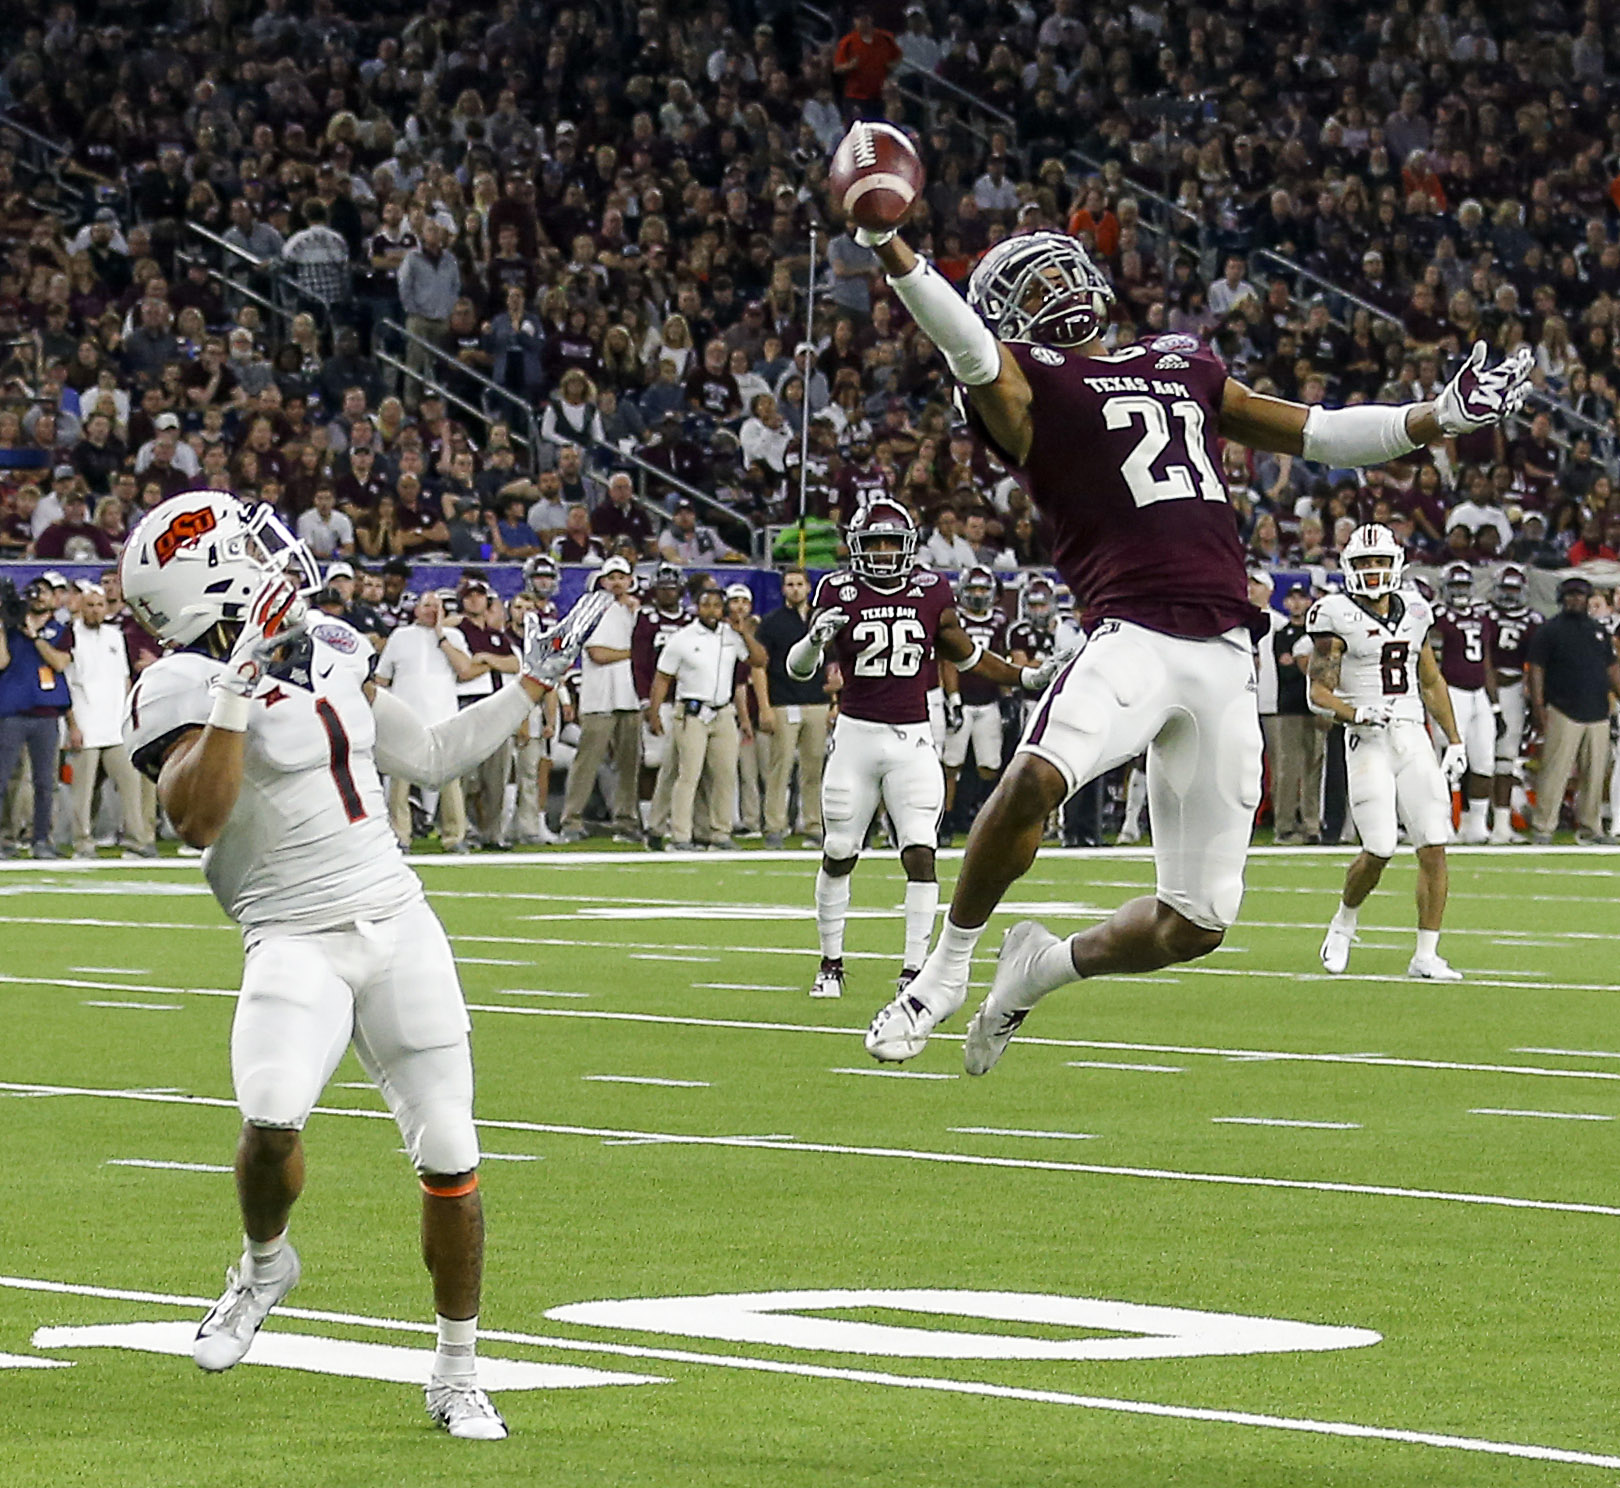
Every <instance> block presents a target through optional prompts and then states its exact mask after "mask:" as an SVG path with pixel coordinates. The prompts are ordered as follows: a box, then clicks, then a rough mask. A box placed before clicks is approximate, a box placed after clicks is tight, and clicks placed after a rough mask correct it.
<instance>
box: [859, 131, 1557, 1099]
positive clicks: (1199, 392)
mask: <svg viewBox="0 0 1620 1488" xmlns="http://www.w3.org/2000/svg"><path fill="white" fill-rule="evenodd" d="M855 127H856V128H857V129H858V128H861V127H863V126H861V125H859V124H857V125H856V126H855ZM857 240H858V241H860V242H861V243H863V244H864V245H866V246H870V247H872V248H874V249H875V250H876V252H877V255H878V258H879V260H880V261H881V263H882V266H883V269H884V271H885V273H886V274H887V276H888V282H889V284H890V285H891V286H892V287H893V289H894V290H895V293H896V294H897V295H898V296H899V298H900V300H901V302H902V303H903V304H904V306H905V307H906V309H907V310H908V311H909V312H910V313H911V316H912V318H913V319H914V320H915V321H916V322H917V324H918V326H919V328H920V329H921V330H922V331H923V332H924V333H925V334H926V335H927V336H928V337H929V338H930V339H931V340H932V341H933V342H934V343H935V345H937V346H938V347H939V349H940V351H941V353H942V354H943V355H944V357H945V360H946V362H947V364H948V365H949V367H950V369H951V372H952V375H953V376H954V377H955V378H956V380H957V382H958V383H960V384H961V385H962V386H963V387H964V388H965V390H966V395H967V399H968V401H969V403H970V404H971V407H972V410H973V414H974V417H975V419H976V420H977V422H978V423H979V425H980V427H981V428H982V429H983V431H984V433H985V434H986V436H987V437H988V439H989V441H990V443H991V444H992V445H993V446H994V447H995V448H996V449H997V450H998V451H1000V453H1001V454H1002V456H1003V457H1004V458H1005V459H1006V460H1007V461H1008V462H1009V463H1010V464H1011V465H1012V466H1013V467H1014V469H1015V470H1017V471H1018V472H1019V473H1020V474H1021V476H1022V479H1023V480H1024V482H1025V483H1026V484H1027V486H1028V488H1029V491H1030V495H1031V497H1032V498H1033V500H1034V502H1035V505H1036V506H1037V507H1038V508H1039V509H1040V511H1041V513H1042V515H1043V516H1044V517H1045V518H1046V520H1047V522H1048V523H1049V524H1050V527H1051V530H1052V533H1053V537H1054V543H1053V553H1054V557H1055V560H1056V566H1057V569H1058V571H1059V573H1060V574H1061V575H1062V577H1063V580H1064V582H1065V583H1067V584H1068V585H1069V586H1070V587H1071V588H1072V589H1073V590H1074V592H1075V595H1076V596H1077V598H1078V599H1079V600H1080V601H1081V603H1082V605H1083V607H1084V610H1083V623H1084V626H1085V628H1086V630H1087V631H1088V633H1089V641H1088V643H1087V645H1086V646H1085V648H1084V649H1083V650H1082V651H1080V652H1079V654H1078V655H1076V656H1073V657H1071V658H1070V659H1069V661H1068V662H1067V663H1066V664H1065V665H1064V666H1063V667H1062V669H1061V670H1060V671H1059V673H1058V677H1057V680H1056V681H1055V682H1054V683H1053V685H1052V687H1051V689H1050V691H1049V692H1048V693H1047V695H1046V697H1045V699H1043V701H1042V704H1041V707H1040V708H1039V709H1038V710H1037V711H1036V713H1035V715H1034V717H1033V718H1032V719H1031V720H1030V723H1029V726H1028V728H1027V729H1026V731H1025V734H1024V738H1023V742H1022V743H1021V744H1020V746H1019V750H1018V753H1017V755H1016V757H1015V758H1014V760H1013V762H1012V764H1011V765H1010V766H1009V767H1008V769H1007V771H1006V773H1005V774H1004V775H1003V776H1002V779H1001V783H1000V784H999V785H998V786H997V787H996V790H995V792H994V794H993V795H992V796H991V798H990V800H989V802H988V803H987V804H986V805H985V807H984V809H983V810H982V811H981V812H980V813H979V816H978V819H977V820H976V821H975V823H974V826H973V832H972V835H971V836H970V837H969V839H968V847H967V855H966V857H965V859H964V860H963V864H962V872H961V875H960V877H958V879H957V881H956V891H955V894H954V897H953V899H952V902H951V908H950V912H949V914H948V915H947V916H946V920H945V925H944V928H943V930H942V931H941V935H940V940H939V943H938V945H937V946H936V947H935V949H934V952H933V954H932V955H931V956H930V957H929V958H928V961H927V963H926V964H925V966H924V968H923V970H922V972H921V974H920V975H919V976H918V977H917V978H916V979H915V980H914V981H912V983H911V984H910V986H908V987H907V988H906V989H905V991H903V992H902V993H901V994H900V995H899V996H898V997H896V998H895V1000H894V1001H893V1002H891V1003H890V1004H889V1005H888V1006H887V1007H885V1008H883V1009H881V1010H880V1011H879V1013H878V1015H877V1016H876V1018H874V1019H873V1022H872V1026H871V1028H870V1029H869V1030H868V1031H867V1036H866V1047H867V1050H868V1052H869V1053H871V1054H872V1055H873V1056H874V1057H876V1058H878V1059H882V1060H903V1059H909V1058H910V1057H911V1056H912V1055H914V1054H916V1053H918V1052H920V1051H921V1050H922V1048H923V1047H924V1045H925V1044H926V1043H927V1041H928V1035H929V1033H930V1032H931V1031H932V1030H933V1028H934V1026H935V1024H936V1023H938V1022H939V1021H940V1020H941V1019H942V1018H946V1017H949V1016H950V1015H951V1014H952V1013H954V1012H955V1011H956V1010H957V1009H958V1008H959V1007H960V1006H961V1005H962V1003H963V1001H964V1000H965V998H966V995H967V984H968V975H969V964H970V962H971V959H972V955H973V950H974V947H975V946H976V944H977V943H978V940H979V937H980V935H981V934H982V933H983V931H984V926H985V922H986V921H987V920H988V919H989V917H990V915H991V913H992V912H993V911H994V910H995V907H996V905H997V904H999V903H1000V901H1001V898H1002V896H1003V894H1004V893H1005V892H1006V890H1007V889H1008V888H1009V887H1010V886H1011V885H1012V884H1013V883H1014V882H1016V881H1017V880H1018V879H1019V878H1021V877H1022V876H1023V875H1024V873H1025V872H1026V871H1027V870H1028V868H1029V866H1030V864H1031V863H1032V862H1033V861H1034V857H1035V853H1036V850H1037V849H1038V848H1039V846H1040V840H1041V829H1042V824H1043V823H1044V822H1045V820H1046V817H1047V815H1048V813H1049V812H1051V811H1052V810H1053V809H1054V808H1055V807H1056V806H1057V805H1058V804H1059V803H1061V802H1062V801H1063V800H1065V799H1066V798H1067V797H1068V796H1069V795H1070V794H1072V793H1073V792H1074V791H1075V790H1077V789H1078V788H1079V787H1080V786H1081V785H1083V784H1084V783H1085V782H1086V781H1088V780H1091V779H1093V778H1095V777H1096V776H1097V775H1100V774H1101V773H1102V772H1103V771H1105V770H1107V769H1110V768H1111V767H1113V766H1114V765H1118V764H1122V763H1123V762H1124V761H1126V760H1128V759H1131V758H1133V757H1134V756H1136V755H1138V754H1140V753H1142V751H1143V750H1144V749H1146V751H1147V755H1148V793H1149V799H1150V803H1151V807H1152V811H1153V823H1154V834H1153V836H1154V841H1153V846H1154V856H1155V859H1156V862H1157V868H1158V886H1157V892H1156V893H1155V894H1153V895H1151V896H1148V897H1144V898H1141V899H1136V900H1133V901H1131V902H1130V903H1129V904H1126V905H1124V906H1123V907H1122V908H1121V909H1120V910H1118V911H1117V912H1116V913H1115V914H1114V916H1113V917H1112V918H1111V919H1109V920H1108V921H1107V922H1105V923H1104V924H1102V925H1099V926H1097V927H1095V928H1094V929H1091V930H1088V931H1085V932H1084V933H1082V934H1080V935H1076V936H1072V937H1070V938H1069V939H1067V940H1062V939H1059V938H1058V937H1057V936H1055V935H1052V934H1050V933H1049V932H1048V931H1047V930H1046V929H1044V928H1043V927H1042V926H1040V925H1038V924H1036V923H1034V922H1033V921H1027V922H1025V923H1024V924H1021V925H1019V926H1016V927H1015V928H1014V929H1013V930H1012V931H1010V932H1009V933H1008V935H1007V937H1006V939H1005V940H1004V941H1003V943H1002V949H1001V957H1000V961H999V964H998V966H997V971H996V979H995V982H994V984H993V985H992V987H991V991H990V995H989V997H988V998H987V999H986V1000H985V1005H984V1006H983V1007H982V1008H981V1009H980V1011H979V1013H978V1015H977V1016H976V1017H975V1019H974V1021H973V1024H972V1026H971V1027H970V1028H969V1030H968V1035H967V1039H966V1041H965V1044H964V1050H963V1053H964V1061H965V1063H966V1065H967V1068H968V1070H969V1072H970V1073H973V1074H983V1073H985V1072H986V1071H987V1070H988V1069H990V1067H991V1066H992V1065H993V1064H994V1063H995V1062H996V1060H997V1059H999V1058H1000V1057H1001V1053H1002V1051H1003V1050H1004V1049H1005V1048H1006V1045H1007V1041H1008V1040H1009V1039H1010V1038H1011V1037H1012V1034H1013V1032H1014V1031H1015V1030H1016V1029H1017V1027H1018V1025H1019V1024H1020V1023H1021V1022H1022V1021H1023V1019H1024V1017H1025V1015H1026V1013H1027V1012H1028V1010H1029V1009H1030V1008H1031V1007H1033V1006H1034V1005H1035V1003H1036V1002H1037V1001H1038V1000H1039V999H1040V998H1041V997H1042V996H1044V995H1045V994H1046V993H1047V992H1050V991H1052V990H1053V989H1055V988H1057V987H1060V986H1062V985H1064V984H1065V983H1066V982H1071V981H1074V980H1075V979H1077V978H1080V977H1090V976H1097V975H1101V974H1106V973H1109V972H1142V971H1151V970H1153V969H1155V968H1157V967H1161V966H1167V965H1170V964H1171V963H1174V962H1178V961H1186V960H1191V959H1192V958H1193V957H1196V956H1203V955H1207V954H1208V953H1209V952H1210V951H1212V950H1213V949H1215V947H1216V946H1218V945H1219V944H1220V943H1221V941H1222V939H1223V938H1224V936H1225V933H1226V929H1227V927H1228V926H1229V925H1230V924H1231V923H1232V922H1233V920H1234V919H1235V918H1236V916H1237V911H1238V906H1239V904H1240V902H1241V901H1242V897H1243V862H1244V857H1245V853H1246V851H1247V848H1248V841H1249V828H1250V823H1251V820H1252V818H1253V815H1254V809H1255V806H1256V804H1257V802H1258V800H1259V793H1260V754H1261V742H1260V724H1259V717H1258V713H1257V709H1256V691H1255V680H1254V665H1253V659H1252V648H1251V639H1250V630H1249V627H1250V625H1251V624H1252V623H1253V622H1254V621H1255V619H1256V612H1255V611H1254V609H1253V608H1252V607H1251V606H1250V604H1249V601H1248V596H1247V583H1248V581H1247V577H1246V575H1245V572H1244V562H1243V549H1242V546H1241V545H1240V543H1239V541H1238V529H1237V520H1236V516H1235V514H1234V512H1233V509H1232V507H1231V505H1230V503H1229V501H1228V499H1227V493H1226V487H1225V485H1224V484H1223V483H1222V479H1221V474H1220V470H1221V463H1220V459H1219V452H1218V439H1219V438H1221V437H1223V436H1224V437H1226V438H1231V439H1237V440H1241V441H1242V442H1243V443H1244V444H1246V445H1249V446H1251V447H1254V448H1259V449H1265V450H1272V451H1276V452H1278V453H1286V454H1292V455H1303V456H1304V457H1305V458H1306V459H1307V460H1311V461H1315V462H1319V463H1321V464H1325V465H1328V466H1332V467H1340V466H1347V465H1354V466H1362V465H1370V464H1378V463H1380V462H1382V461H1385V460H1391V459H1394V458H1396V457H1397V456H1400V455H1403V454H1407V453H1409V452H1410V451H1411V450H1413V449H1415V448H1416V447H1417V446H1418V445H1420V444H1430V443H1433V442H1435V441H1437V440H1439V439H1441V438H1442V437H1445V436H1447V435H1450V434H1454V433H1460V432H1463V431H1466V430H1469V429H1474V428H1479V427H1483V426H1485V425H1488V424H1493V423H1496V422H1499V421H1500V420H1501V419H1503V418H1504V417H1506V416H1507V415H1509V414H1510V413H1512V412H1513V410H1514V409H1515V408H1516V407H1517V406H1518V405H1519V403H1520V402H1522V400H1523V397H1524V394H1525V391H1526V382H1527V378H1528V375H1529V358H1528V357H1524V356H1521V355H1517V354H1516V355H1515V357H1514V358H1513V359H1512V360H1510V361H1508V362H1505V363H1503V364H1502V365H1501V366H1499V367H1496V368H1493V369H1490V370H1488V371H1487V370H1486V369H1485V367H1484V358H1485V346H1484V343H1483V342H1481V343H1479V344H1478V345H1476V346H1475V347H1474V349H1473V351H1472V352H1471V353H1470V355H1469V358H1468V360H1467V362H1466V363H1465V364H1464V366H1463V368H1462V370H1461V371H1460V372H1459V373H1458V374H1457V376H1456V377H1455V378H1454V379H1453V380H1452V381H1451V383H1449V384H1448V385H1447V387H1446V388H1445V389H1444V390H1443V391H1442V393H1441V395H1440V397H1439V398H1438V399H1437V400H1435V401H1434V402H1432V403H1417V404H1407V405H1404V406H1402V407H1398V408H1396V407H1382V406H1376V405H1373V406H1362V407H1357V408H1343V409H1337V410H1331V411H1330V410H1328V409H1324V408H1306V407H1305V406H1304V405H1302V404H1297V403H1288V402H1284V401H1282V400H1281V399H1277V398H1269V397H1263V396H1260V395H1257V394H1255V393H1251V392H1250V391H1249V390H1248V389H1247V388H1246V387H1244V386H1242V384H1240V383H1238V382H1235V381H1233V380H1232V379H1231V378H1229V377H1227V375H1226V372H1225V369H1224V367H1223V366H1222V365H1221V363H1220V362H1219V361H1218V360H1217V359H1216V358H1215V356H1214V355H1212V354H1211V353H1210V352H1208V351H1207V350H1205V349H1204V348H1203V347H1201V346H1200V345H1199V343H1198V342H1197V341H1195V340H1193V339H1191V338H1190V337H1186V336H1159V337H1157V338H1155V339H1154V340H1152V341H1149V342H1147V343H1145V344H1142V345H1139V346H1131V347H1127V348H1125V349H1123V350H1120V351H1116V352H1112V353H1110V352H1108V351H1107V349H1106V348H1105V346H1104V344H1103V340H1102V332H1103V330H1104V328H1105V327H1106V325H1107V319H1108V305H1109V302H1110V301H1111V300H1112V298H1113V292H1112V290H1111V289H1110V288H1109V285H1108V281H1107V280H1106V279H1105V278H1104V277H1103V276H1102V275H1101V274H1100V273H1099V272H1098V271H1097V268H1096V266H1095V265H1094V264H1093V263H1092V262H1091V260H1090V258H1089V257H1088V256H1087V255H1086V252H1085V250H1084V249H1083V248H1082V247H1081V246H1080V244H1079V242H1078V241H1077V240H1076V239H1074V238H1071V237H1069V236H1068V235H1067V234H1064V233H1055V232H1036V233H1027V234H1020V235H1018V236H1015V237H1011V238H1006V239H1004V240H1003V241H1001V242H1000V243H997V244H996V245H995V246H994V247H993V248H991V249H990V251H989V252H988V253H986V254H985V256H984V257H983V258H982V259H981V260H980V261H979V264H978V266H977V267H976V268H975V269H974V272H973V277H972V279H971V281H970V282H969V286H968V300H967V301H964V300H963V299H962V297H961V296H960V295H958V294H957V292H956V291H955V289H953V288H952V287H951V285H950V284H949V282H947V281H946V280H945V279H944V277H943V276H941V275H940V274H939V272H938V271H937V270H935V269H934V268H933V267H932V266H931V265H930V264H928V263H927V262H926V261H925V260H923V259H920V258H919V257H918V256H917V255H916V254H915V253H913V252H912V251H911V249H910V248H909V247H907V246H906V244H905V242H904V241H903V240H902V239H900V238H899V237H897V236H896V235H895V234H894V232H892V231H888V232H878V233H873V232H870V231H868V230H866V229H859V230H858V232H857Z"/></svg>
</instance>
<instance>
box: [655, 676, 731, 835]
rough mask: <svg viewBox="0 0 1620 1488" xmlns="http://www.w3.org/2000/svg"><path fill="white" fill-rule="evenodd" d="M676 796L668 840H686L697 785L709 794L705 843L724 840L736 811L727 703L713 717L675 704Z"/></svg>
mask: <svg viewBox="0 0 1620 1488" xmlns="http://www.w3.org/2000/svg"><path fill="white" fill-rule="evenodd" d="M672 742H673V743H674V745H675V794H674V798H673V800H672V801H671V804H670V825H669V832H670V837H671V838H672V839H673V840H674V841H676V842H691V841H692V840H693V839H692V810H693V807H694V805H695V804H696V801H697V792H698V785H699V784H700V783H701V784H703V785H705V786H706V787H707V788H708V792H709V830H710V832H711V833H712V834H713V835H712V836H711V837H710V839H709V840H710V841H718V840H719V839H720V838H722V837H725V836H728V835H729V833H730V830H731V825H730V824H731V821H732V819H733V815H734V813H735V811H736V807H737V710H736V709H735V708H734V707H733V706H732V705H731V704H729V703H728V704H727V705H726V706H725V707H724V708H720V709H718V710H717V711H716V712H715V714H714V716H713V717H712V718H709V719H707V720H706V719H705V718H704V717H703V716H702V715H701V714H696V713H688V712H686V710H685V708H684V706H683V705H682V704H680V703H677V704H676V705H675V737H674V740H673V741H672Z"/></svg>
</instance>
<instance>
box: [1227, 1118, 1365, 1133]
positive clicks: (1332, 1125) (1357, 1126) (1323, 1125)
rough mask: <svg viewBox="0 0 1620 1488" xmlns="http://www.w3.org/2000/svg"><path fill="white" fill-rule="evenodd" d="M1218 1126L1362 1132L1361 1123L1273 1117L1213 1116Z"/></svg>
mask: <svg viewBox="0 0 1620 1488" xmlns="http://www.w3.org/2000/svg"><path fill="white" fill-rule="evenodd" d="M1209 1119H1210V1120H1211V1121H1213V1122H1214V1123H1215V1124H1216V1125H1217V1126H1298V1127H1303V1128H1305V1129H1306V1130H1309V1131H1360V1130H1361V1123H1360V1122H1359V1121H1283V1120H1281V1119H1279V1118H1277V1117H1273V1116H1211V1117H1210V1118H1209Z"/></svg>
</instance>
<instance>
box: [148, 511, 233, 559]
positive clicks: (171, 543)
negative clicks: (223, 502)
mask: <svg viewBox="0 0 1620 1488" xmlns="http://www.w3.org/2000/svg"><path fill="white" fill-rule="evenodd" d="M216 525H217V523H216V519H215V517H214V512H213V508H212V507H207V506H203V507H198V508H197V509H196V510H195V511H187V512H180V513H178V514H177V515H176V516H175V518H174V520H173V521H171V522H170V523H169V525H168V526H167V527H165V528H164V529H163V531H161V532H160V533H158V535H157V536H156V537H155V538H153V540H152V554H153V556H154V557H155V558H156V559H157V561H158V567H159V568H162V567H163V565H164V564H166V563H167V562H168V561H169V560H170V559H171V558H173V557H174V555H175V554H176V553H178V552H179V551H180V549H181V548H184V547H189V546H190V545H191V544H192V543H194V542H196V541H197V539H198V538H199V537H201V536H202V535H203V534H204V533H206V532H212V531H213V530H214V528H215V526H216Z"/></svg>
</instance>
